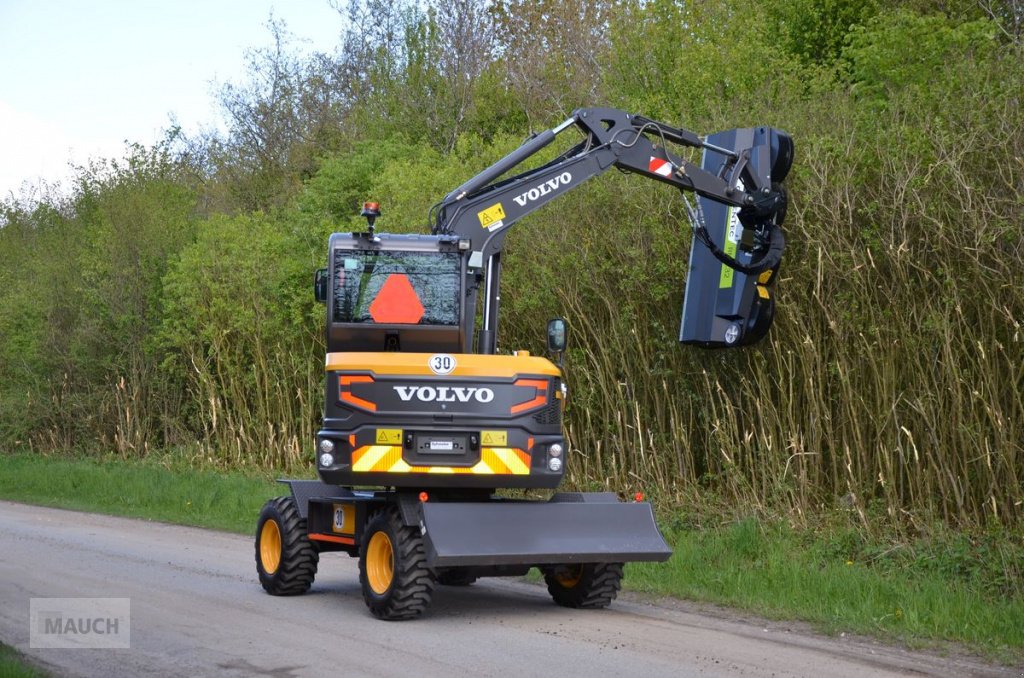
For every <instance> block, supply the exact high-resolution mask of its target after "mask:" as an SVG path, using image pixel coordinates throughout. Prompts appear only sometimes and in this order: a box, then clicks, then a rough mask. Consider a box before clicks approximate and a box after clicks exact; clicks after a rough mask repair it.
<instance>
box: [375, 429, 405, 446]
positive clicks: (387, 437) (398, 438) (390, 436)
mask: <svg viewBox="0 0 1024 678" xmlns="http://www.w3.org/2000/svg"><path fill="white" fill-rule="evenodd" d="M377 444H378V445H401V444H402V429H400V428H379V429H377Z"/></svg>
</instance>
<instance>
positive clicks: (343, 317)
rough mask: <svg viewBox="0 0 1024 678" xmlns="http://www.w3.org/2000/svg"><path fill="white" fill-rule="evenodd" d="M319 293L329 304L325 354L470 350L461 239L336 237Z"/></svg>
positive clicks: (320, 277)
mask: <svg viewBox="0 0 1024 678" xmlns="http://www.w3.org/2000/svg"><path fill="white" fill-rule="evenodd" d="M327 263H328V268H327V269H321V271H318V272H317V278H316V293H317V298H318V299H319V300H320V301H324V302H326V305H327V351H328V353H333V352H336V351H366V352H375V351H402V352H416V353H459V352H462V348H463V346H464V345H465V339H466V338H465V333H464V330H463V322H462V313H463V300H464V293H463V284H462V282H463V280H465V276H466V258H465V256H463V252H462V251H460V250H459V241H458V238H455V237H453V236H441V235H403V234H386V233H374V232H373V231H370V232H368V233H335V234H333V235H332V236H331V239H330V244H329V248H328V262H327Z"/></svg>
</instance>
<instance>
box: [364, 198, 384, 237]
mask: <svg viewBox="0 0 1024 678" xmlns="http://www.w3.org/2000/svg"><path fill="white" fill-rule="evenodd" d="M359 216H361V217H366V223H367V225H368V226H369V227H370V232H371V233H373V222H375V221H376V220H377V217H379V216H380V203H379V202H364V203H363V211H362V212H360V213H359Z"/></svg>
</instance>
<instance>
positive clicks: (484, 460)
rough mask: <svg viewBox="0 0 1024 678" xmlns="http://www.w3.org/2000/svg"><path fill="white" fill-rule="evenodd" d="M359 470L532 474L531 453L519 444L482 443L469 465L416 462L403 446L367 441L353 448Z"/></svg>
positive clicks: (353, 460)
mask: <svg viewBox="0 0 1024 678" xmlns="http://www.w3.org/2000/svg"><path fill="white" fill-rule="evenodd" d="M352 470H353V471H354V472H356V473H451V474H470V475H498V476H508V475H513V476H527V475H530V453H529V452H525V451H523V450H520V449H518V448H515V447H481V448H480V461H478V462H477V463H476V464H474V465H473V466H470V467H465V466H455V467H453V466H412V465H411V464H409V463H408V462H407V461H405V459H403V458H402V448H401V447H400V446H392V445H366V446H364V447H360V448H359V449H357V450H354V451H353V452H352Z"/></svg>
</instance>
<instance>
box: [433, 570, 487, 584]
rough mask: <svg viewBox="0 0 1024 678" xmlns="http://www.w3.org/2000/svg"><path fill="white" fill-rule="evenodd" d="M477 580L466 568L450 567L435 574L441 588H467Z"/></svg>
mask: <svg viewBox="0 0 1024 678" xmlns="http://www.w3.org/2000/svg"><path fill="white" fill-rule="evenodd" d="M477 579H479V577H477V576H476V575H475V574H473V571H472V570H470V569H469V568H468V567H450V568H448V569H446V570H441V571H440V572H438V573H437V583H438V584H440V585H442V586H469V585H470V584H472V583H473V582H475V581H476V580H477Z"/></svg>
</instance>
